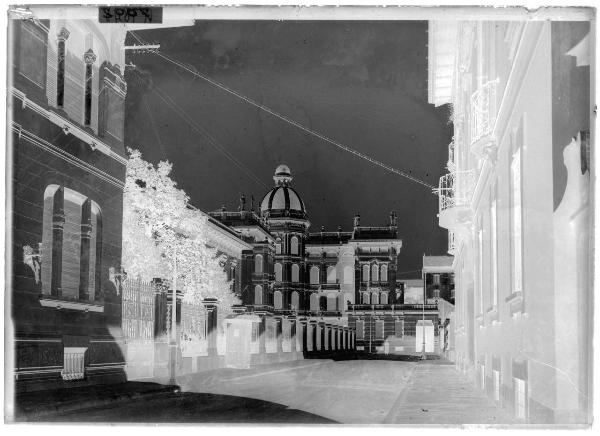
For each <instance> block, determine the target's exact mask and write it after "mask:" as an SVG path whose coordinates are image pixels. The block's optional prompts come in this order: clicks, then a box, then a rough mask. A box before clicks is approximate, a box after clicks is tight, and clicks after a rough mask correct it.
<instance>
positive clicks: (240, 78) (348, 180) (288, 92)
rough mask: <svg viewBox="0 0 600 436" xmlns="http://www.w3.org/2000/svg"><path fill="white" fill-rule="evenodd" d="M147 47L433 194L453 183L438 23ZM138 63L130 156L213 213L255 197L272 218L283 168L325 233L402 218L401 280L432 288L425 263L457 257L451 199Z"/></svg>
mask: <svg viewBox="0 0 600 436" xmlns="http://www.w3.org/2000/svg"><path fill="white" fill-rule="evenodd" d="M135 35H136V36H137V37H138V38H141V39H142V41H144V42H148V43H159V44H160V53H163V54H165V55H167V56H169V57H171V58H173V59H176V60H178V61H181V62H183V63H184V64H185V65H187V66H188V68H189V69H191V70H196V71H199V72H201V73H202V74H204V75H206V76H208V77H210V78H212V79H215V80H217V81H219V82H221V83H223V84H225V85H226V86H228V87H230V88H232V89H235V90H236V91H238V92H240V93H241V94H243V95H245V96H248V97H250V98H251V99H253V100H256V101H258V102H260V103H261V104H264V105H266V106H268V107H270V108H271V109H274V110H275V111H277V112H279V113H281V114H283V115H285V116H287V117H289V118H291V119H293V120H295V121H297V122H299V123H301V124H302V125H304V126H306V127H309V128H310V129H313V130H316V131H318V132H320V133H322V134H323V135H325V136H327V137H329V138H332V139H334V140H336V141H338V142H341V143H343V144H345V145H347V146H349V147H351V148H353V149H355V150H358V151H360V152H361V153H364V154H366V155H369V156H371V157H373V158H375V159H377V160H380V161H382V162H384V163H386V164H387V165H390V166H392V167H394V168H396V169H399V170H402V171H405V172H407V173H409V174H411V175H413V176H415V177H417V178H419V179H421V180H423V181H425V182H427V183H429V184H431V185H434V186H437V184H438V180H439V177H440V176H441V175H442V174H443V173H444V172H445V171H446V170H445V164H446V161H447V157H448V154H447V146H448V143H449V142H450V141H451V139H452V125H451V124H450V123H449V122H448V110H447V108H446V107H440V108H435V107H434V106H433V105H430V104H428V103H427V22H425V21H385V22H383V21H377V22H365V21H348V22H345V21H197V22H196V24H195V25H194V26H190V27H180V28H171V29H153V30H144V31H137V32H136V33H135ZM127 42H128V44H130V43H133V42H136V41H134V40H133V39H132V37H131V36H129V37H128V41H127ZM127 63H133V64H134V65H135V68H133V67H129V68H127V69H126V80H127V83H128V95H127V101H126V104H127V110H126V114H127V116H126V121H125V130H126V132H125V142H126V144H128V145H129V146H130V147H133V148H137V149H139V150H140V151H141V152H142V155H143V157H144V158H145V159H146V160H148V161H150V162H153V163H157V162H158V161H159V160H169V161H170V162H171V163H173V173H172V177H173V179H174V180H176V181H177V183H178V185H179V187H181V188H182V189H184V190H185V191H186V192H187V194H188V195H189V196H190V198H191V202H192V203H193V204H194V205H195V206H197V207H198V208H200V209H201V210H204V211H212V210H216V209H219V208H220V207H221V206H222V205H225V206H226V207H227V209H228V210H237V207H238V205H239V196H240V194H241V193H244V194H245V195H246V197H247V199H248V203H249V201H250V196H251V195H253V196H254V198H255V204H259V203H260V201H261V200H262V197H263V196H264V195H265V194H266V193H267V192H268V190H269V189H270V188H271V187H272V185H273V180H272V176H273V173H274V170H275V168H276V167H277V165H279V164H282V163H283V164H286V165H288V166H289V167H290V169H291V172H292V176H293V177H294V179H293V181H292V186H293V187H294V188H295V189H296V191H297V192H298V193H299V195H300V196H301V198H302V199H303V201H304V203H305V205H306V208H307V212H308V215H309V220H310V222H311V228H310V230H311V231H314V232H316V231H320V229H321V226H325V229H326V230H336V229H337V228H338V226H342V229H343V230H351V228H352V218H353V216H354V214H356V213H360V215H361V224H362V225H372V226H379V225H386V224H387V223H388V220H389V213H390V211H395V212H396V213H397V214H398V233H399V238H400V239H402V240H403V248H402V252H401V254H400V256H399V260H398V261H399V269H398V271H399V272H401V273H402V275H401V277H403V278H410V277H418V276H419V275H420V273H419V272H418V270H419V269H420V268H421V265H422V256H423V254H424V253H426V254H445V253H446V250H447V232H446V230H444V229H441V228H440V227H439V226H438V220H437V212H438V199H437V196H435V195H433V194H432V193H431V190H430V189H429V188H427V187H425V186H422V185H420V184H417V183H415V182H412V181H410V180H408V179H406V178H404V177H402V176H400V175H398V174H394V173H392V172H389V171H387V170H385V169H384V168H381V167H379V166H375V165H373V164H372V163H370V162H368V161H366V160H364V159H361V158H358V157H356V156H354V155H352V154H350V153H348V152H346V151H343V150H341V149H339V148H337V147H335V146H334V145H332V144H329V143H328V142H325V141H323V140H322V139H319V138H317V137H315V136H312V135H310V134H308V133H306V132H303V131H302V130H300V129H298V128H297V127H295V126H293V125H291V124H288V123H286V122H284V121H282V120H280V119H277V118H275V117H273V116H272V115H270V114H268V113H265V112H263V111H261V110H259V109H257V108H256V107H254V106H252V105H250V104H248V103H246V102H244V101H243V100H240V99H238V98H236V97H235V96H233V95H231V94H228V93H226V92H225V91H223V90H221V89H219V88H218V87H216V86H215V85H213V84H210V83H208V82H207V81H205V80H203V79H201V78H198V77H196V76H194V75H193V74H191V73H190V72H188V71H186V70H184V69H183V68H180V67H177V66H176V65H174V64H172V63H170V62H168V61H167V60H165V59H163V58H161V57H159V56H158V55H156V54H152V53H131V52H130V54H128V57H127ZM159 95H162V96H163V99H161V98H160V97H159ZM167 96H168V97H167ZM165 100H166V102H165ZM176 111H179V113H181V114H183V117H184V118H185V117H187V118H188V121H186V120H185V119H184V118H182V117H181V116H180V115H178V113H177V112H176ZM190 123H193V124H194V125H195V128H194V127H192V126H191V124H190ZM198 131H200V132H202V133H199V132H198ZM208 138H210V139H208ZM231 157H233V159H232V158H231ZM257 179H258V180H257Z"/></svg>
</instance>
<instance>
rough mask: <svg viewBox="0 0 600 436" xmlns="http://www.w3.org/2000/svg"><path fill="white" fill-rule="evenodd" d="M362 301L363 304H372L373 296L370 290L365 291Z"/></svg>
mask: <svg viewBox="0 0 600 436" xmlns="http://www.w3.org/2000/svg"><path fill="white" fill-rule="evenodd" d="M362 303H363V304H371V297H370V295H369V293H368V292H363V294H362Z"/></svg>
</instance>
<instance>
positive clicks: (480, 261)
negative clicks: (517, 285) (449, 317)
mask: <svg viewBox="0 0 600 436" xmlns="http://www.w3.org/2000/svg"><path fill="white" fill-rule="evenodd" d="M477 247H478V249H477V262H478V264H477V288H478V291H479V313H483V229H482V228H481V223H480V224H479V230H478V232H477Z"/></svg>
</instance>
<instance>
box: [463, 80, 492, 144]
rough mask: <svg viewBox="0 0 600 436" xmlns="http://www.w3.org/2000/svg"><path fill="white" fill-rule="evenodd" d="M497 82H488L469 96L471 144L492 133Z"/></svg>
mask: <svg viewBox="0 0 600 436" xmlns="http://www.w3.org/2000/svg"><path fill="white" fill-rule="evenodd" d="M497 87H498V80H490V81H489V82H486V83H485V84H484V85H483V86H482V87H481V88H479V89H478V90H477V91H475V92H474V93H473V94H472V95H471V110H470V117H469V124H470V130H471V144H473V143H475V142H477V141H478V140H480V139H481V138H483V137H484V136H487V135H489V134H491V133H492V131H493V129H494V123H495V121H496V89H497Z"/></svg>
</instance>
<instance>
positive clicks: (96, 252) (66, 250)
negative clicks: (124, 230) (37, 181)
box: [41, 185, 102, 301]
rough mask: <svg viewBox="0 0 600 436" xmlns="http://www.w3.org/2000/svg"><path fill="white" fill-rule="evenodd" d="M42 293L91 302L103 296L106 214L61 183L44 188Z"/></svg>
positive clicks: (94, 203)
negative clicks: (102, 274) (103, 230)
mask: <svg viewBox="0 0 600 436" xmlns="http://www.w3.org/2000/svg"><path fill="white" fill-rule="evenodd" d="M42 219H43V224H42V247H44V248H45V249H44V251H43V259H42V262H41V263H42V265H41V281H42V292H43V293H44V294H49V295H53V296H55V297H59V298H60V297H65V298H69V299H74V300H83V301H90V300H92V301H93V300H95V299H97V298H98V297H99V296H100V277H101V267H102V264H101V262H102V213H101V211H100V207H99V206H98V204H96V202H94V201H92V200H90V199H89V198H87V197H85V196H84V195H81V194H80V193H79V192H76V191H73V190H72V189H69V188H63V187H61V186H58V185H49V186H48V187H47V188H46V190H45V191H44V213H43V218H42Z"/></svg>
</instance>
